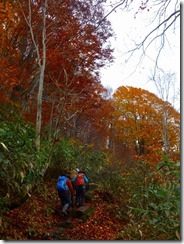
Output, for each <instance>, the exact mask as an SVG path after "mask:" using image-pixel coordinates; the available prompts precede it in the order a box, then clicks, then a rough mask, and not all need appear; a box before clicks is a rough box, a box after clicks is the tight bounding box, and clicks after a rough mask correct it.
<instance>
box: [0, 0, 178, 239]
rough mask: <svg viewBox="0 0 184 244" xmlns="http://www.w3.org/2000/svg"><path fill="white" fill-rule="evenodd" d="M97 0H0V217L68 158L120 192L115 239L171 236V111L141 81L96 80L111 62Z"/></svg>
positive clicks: (174, 154)
mask: <svg viewBox="0 0 184 244" xmlns="http://www.w3.org/2000/svg"><path fill="white" fill-rule="evenodd" d="M104 2H105V1H103V0H101V1H92V0H89V1H78V0H74V1H73V0H72V1H68V0H67V1H60V0H57V1H53V0H44V1H40V0H35V1H31V0H29V1H28V2H26V1H22V0H14V1H9V0H4V1H1V3H0V11H1V17H0V18H1V22H0V35H1V46H0V55H1V59H0V65H1V75H0V103H1V105H0V162H1V164H0V182H1V187H0V192H1V194H0V198H1V201H0V207H1V212H2V216H3V213H4V212H6V211H8V210H9V209H12V208H14V207H17V206H19V205H20V204H21V203H23V202H24V201H25V200H26V199H28V198H29V197H30V196H31V194H32V192H34V190H35V189H36V188H37V187H38V186H39V184H40V183H41V182H42V181H43V180H48V179H50V178H57V177H58V175H59V174H62V173H64V172H66V171H68V170H69V169H70V168H74V167H77V168H81V169H83V170H85V172H86V173H87V174H88V175H90V181H91V182H98V184H99V188H101V189H103V191H106V192H109V193H111V194H113V195H114V196H116V197H117V198H119V199H121V201H120V202H119V208H118V211H116V212H115V213H114V214H115V215H118V217H119V218H124V217H125V216H126V217H127V218H128V219H131V221H130V222H129V224H128V225H127V229H126V230H124V231H122V232H120V233H119V236H120V237H119V238H122V239H123V238H129V239H131V240H132V239H135V240H137V239H139V238H140V237H141V238H142V239H150V238H151V239H171V240H172V239H180V163H179V162H180V114H179V112H178V111H176V110H175V108H174V107H173V106H172V105H171V104H170V103H169V102H168V100H167V99H163V97H158V96H156V95H155V94H153V93H151V92H148V91H147V90H143V89H140V88H135V87H132V86H121V87H119V88H118V89H117V90H116V91H115V92H114V93H113V94H111V92H110V91H109V90H108V89H106V88H104V87H103V86H102V84H101V81H100V75H99V70H100V68H102V67H104V66H105V65H107V64H108V63H110V62H113V50H112V48H111V46H110V42H109V38H110V37H111V36H112V35H113V31H112V29H111V25H110V22H109V21H108V20H107V18H106V17H105V12H104V5H103V3H104ZM158 2H160V3H161V2H162V1H158ZM125 3H126V4H130V3H129V1H122V4H125ZM131 4H133V3H131ZM141 7H142V5H141V6H140V8H141ZM163 7H166V5H163ZM175 7H178V5H177V3H176V5H175ZM179 14H180V11H179V10H178V9H177V8H175V9H174V12H173V13H172V14H171V16H174V17H175V19H177V18H178V15H179ZM165 23H167V22H165ZM165 28H166V29H165V31H166V30H167V26H166V27H165ZM172 77H173V75H172V74H167V76H166V79H165V78H164V84H168V86H167V89H166V87H162V84H163V83H162V82H161V81H162V78H160V79H158V83H157V84H158V86H159V87H160V86H161V87H160V88H162V89H164V91H165V92H166V95H167V94H169V84H171V82H172ZM162 89H161V90H162ZM167 92H168V93H167ZM166 199H167V201H166ZM138 223H139V224H138ZM1 225H2V226H3V227H5V225H6V221H4V220H3V217H1ZM153 227H154V228H153ZM150 229H151V230H152V231H151V232H150ZM127 236H128V237H127Z"/></svg>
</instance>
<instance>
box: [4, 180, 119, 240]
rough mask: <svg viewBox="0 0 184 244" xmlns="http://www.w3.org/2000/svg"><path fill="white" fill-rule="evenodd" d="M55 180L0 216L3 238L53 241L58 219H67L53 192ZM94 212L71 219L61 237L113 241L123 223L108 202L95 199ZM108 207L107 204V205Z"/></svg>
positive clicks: (44, 184)
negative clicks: (70, 226)
mask: <svg viewBox="0 0 184 244" xmlns="http://www.w3.org/2000/svg"><path fill="white" fill-rule="evenodd" d="M55 183H56V182H55V181H50V182H44V183H42V184H41V185H40V186H39V188H38V190H37V191H36V192H35V193H34V194H32V196H31V197H30V198H29V199H27V201H26V202H25V203H24V204H23V205H22V206H21V207H19V208H16V209H13V210H10V211H8V212H7V213H6V214H4V216H3V218H2V232H1V239H3V240H10V239H11V240H43V239H45V240H54V238H55V237H54V236H50V235H49V233H55V232H56V230H57V229H58V226H59V223H60V222H61V221H63V220H64V221H65V220H67V217H63V216H62V215H61V212H60V202H59V200H58V196H57V192H56V191H55ZM97 199H98V201H96V203H94V202H92V203H87V204H88V205H94V206H95V212H94V215H93V216H92V217H90V218H89V219H88V220H87V221H86V222H85V223H81V221H80V222H79V219H77V218H72V219H71V220H70V221H71V222H72V224H73V225H74V227H73V228H72V229H65V231H64V234H61V236H60V238H64V239H65V238H66V239H67V240H114V239H116V237H117V233H118V231H119V230H121V229H122V224H121V223H120V222H119V221H118V220H117V219H116V218H115V216H114V214H113V213H112V212H111V211H110V209H112V207H115V205H112V206H110V205H109V204H108V203H105V202H103V201H102V200H100V198H97ZM109 206H110V207H109Z"/></svg>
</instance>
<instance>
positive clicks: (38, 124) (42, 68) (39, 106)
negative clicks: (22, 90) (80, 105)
mask: <svg viewBox="0 0 184 244" xmlns="http://www.w3.org/2000/svg"><path fill="white" fill-rule="evenodd" d="M46 9H47V0H45V3H44V6H43V29H42V48H43V51H42V55H43V57H42V64H41V66H40V79H39V87H38V97H37V114H36V141H35V143H36V147H37V149H38V150H40V139H41V127H42V103H43V99H42V97H43V85H44V74H45V64H46Z"/></svg>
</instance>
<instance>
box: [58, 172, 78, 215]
mask: <svg viewBox="0 0 184 244" xmlns="http://www.w3.org/2000/svg"><path fill="white" fill-rule="evenodd" d="M56 189H57V191H58V196H59V198H60V201H61V206H62V213H63V214H65V215H67V209H68V207H69V206H70V205H71V202H72V201H73V195H74V189H73V186H72V182H71V180H70V176H69V175H62V176H59V178H58V181H57V185H56Z"/></svg>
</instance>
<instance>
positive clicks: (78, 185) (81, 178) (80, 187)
mask: <svg viewBox="0 0 184 244" xmlns="http://www.w3.org/2000/svg"><path fill="white" fill-rule="evenodd" d="M72 181H73V182H74V184H75V191H76V206H77V207H79V206H83V205H84V204H85V190H86V184H87V183H88V178H87V177H86V175H85V173H84V172H83V171H81V170H79V171H78V173H77V175H76V176H75V177H74V178H73V180H72Z"/></svg>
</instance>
